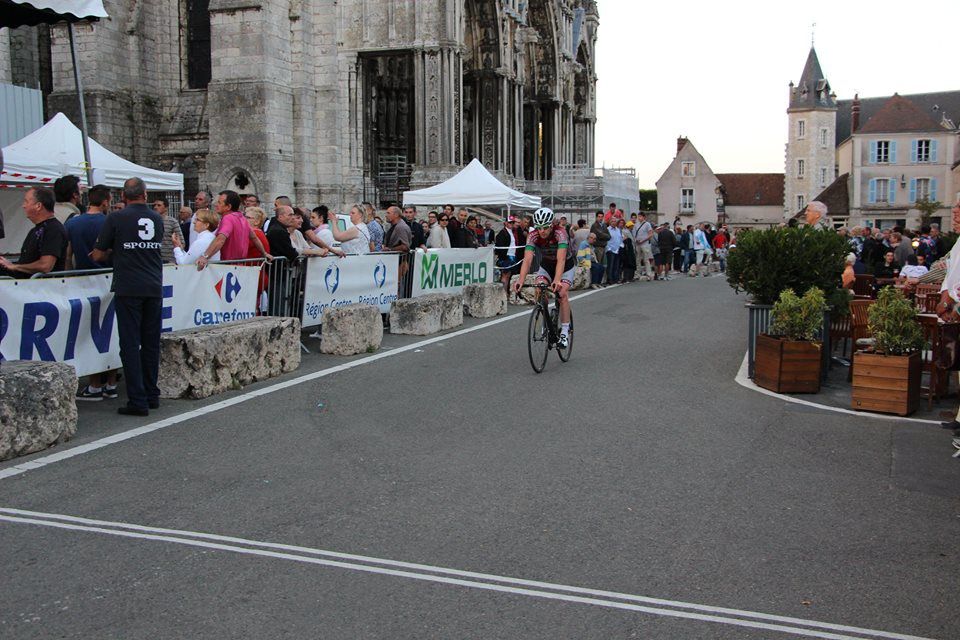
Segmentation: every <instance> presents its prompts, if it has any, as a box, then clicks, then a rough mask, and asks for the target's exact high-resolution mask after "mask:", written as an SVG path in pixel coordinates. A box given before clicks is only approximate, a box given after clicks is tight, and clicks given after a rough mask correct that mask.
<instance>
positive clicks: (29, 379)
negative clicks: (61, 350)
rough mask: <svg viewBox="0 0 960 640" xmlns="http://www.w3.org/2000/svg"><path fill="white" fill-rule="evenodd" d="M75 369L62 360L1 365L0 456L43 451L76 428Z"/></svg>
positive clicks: (14, 455) (6, 457) (23, 454)
mask: <svg viewBox="0 0 960 640" xmlns="http://www.w3.org/2000/svg"><path fill="white" fill-rule="evenodd" d="M76 393H77V373H76V370H75V369H74V368H73V367H72V366H70V365H69V364H64V363H62V362H34V361H27V360H15V361H12V362H4V363H3V364H2V365H0V460H7V459H9V458H15V457H17V456H25V455H27V454H28V453H36V452H37V451H43V450H44V449H46V448H47V447H49V446H51V445H54V444H59V443H61V442H66V441H67V440H69V439H70V438H71V437H72V436H73V434H75V433H76V432H77V403H76V401H75V396H76Z"/></svg>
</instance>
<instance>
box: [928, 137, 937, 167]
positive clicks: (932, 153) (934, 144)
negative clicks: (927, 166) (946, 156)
mask: <svg viewBox="0 0 960 640" xmlns="http://www.w3.org/2000/svg"><path fill="white" fill-rule="evenodd" d="M936 161H937V141H936V140H931V141H930V162H936Z"/></svg>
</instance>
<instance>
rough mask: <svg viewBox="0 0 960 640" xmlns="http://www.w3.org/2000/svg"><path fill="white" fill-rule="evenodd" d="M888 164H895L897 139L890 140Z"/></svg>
mask: <svg viewBox="0 0 960 640" xmlns="http://www.w3.org/2000/svg"><path fill="white" fill-rule="evenodd" d="M890 164H897V141H896V140H891V141H890Z"/></svg>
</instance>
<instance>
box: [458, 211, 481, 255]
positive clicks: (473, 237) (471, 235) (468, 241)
mask: <svg viewBox="0 0 960 640" xmlns="http://www.w3.org/2000/svg"><path fill="white" fill-rule="evenodd" d="M471 224H472V225H473V226H472V227H471V226H470V225H471ZM462 237H463V248H464V249H477V248H479V247H480V238H478V237H477V219H476V218H475V217H473V216H467V220H466V223H465V224H464V226H463V235H462Z"/></svg>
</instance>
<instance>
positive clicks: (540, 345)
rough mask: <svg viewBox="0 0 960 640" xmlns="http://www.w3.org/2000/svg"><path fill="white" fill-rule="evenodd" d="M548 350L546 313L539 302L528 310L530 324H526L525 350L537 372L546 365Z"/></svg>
mask: <svg viewBox="0 0 960 640" xmlns="http://www.w3.org/2000/svg"><path fill="white" fill-rule="evenodd" d="M549 351H550V327H549V319H548V318H547V314H546V313H545V312H544V311H543V307H541V306H540V305H539V304H538V305H537V306H535V307H534V308H533V311H531V312H530V324H529V325H528V326H527V352H528V353H529V354H530V366H532V367H533V370H534V371H536V372H537V373H540V372H542V371H543V368H544V367H545V366H546V365H547V353H548V352H549Z"/></svg>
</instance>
